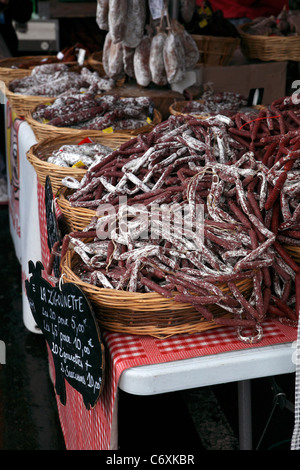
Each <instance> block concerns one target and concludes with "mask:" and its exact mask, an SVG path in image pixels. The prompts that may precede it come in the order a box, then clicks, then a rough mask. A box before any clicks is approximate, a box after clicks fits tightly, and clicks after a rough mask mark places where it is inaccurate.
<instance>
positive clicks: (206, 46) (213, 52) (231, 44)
mask: <svg viewBox="0 0 300 470" xmlns="http://www.w3.org/2000/svg"><path fill="white" fill-rule="evenodd" d="M192 37H193V39H194V41H195V42H196V44H197V46H198V50H199V53H200V54H199V60H198V63H199V64H203V65H227V64H228V63H229V62H230V60H231V58H232V56H233V54H234V51H235V50H236V48H237V47H238V46H239V43H240V39H239V38H230V37H228V38H226V37H217V36H201V35H194V34H193V35H192Z"/></svg>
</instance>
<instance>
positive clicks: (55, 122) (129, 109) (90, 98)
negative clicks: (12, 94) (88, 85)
mask: <svg viewBox="0 0 300 470" xmlns="http://www.w3.org/2000/svg"><path fill="white" fill-rule="evenodd" d="M153 112H154V106H153V103H152V101H151V99H150V98H148V97H136V98H131V97H129V98H120V97H118V96H115V95H102V96H98V95H95V94H94V93H90V92H86V93H77V94H74V93H73V92H72V93H69V92H67V93H65V94H61V95H60V96H59V97H57V98H56V99H55V100H54V102H53V103H52V104H51V105H46V104H41V105H39V106H38V107H37V108H36V109H35V111H34V112H33V113H32V117H33V118H34V119H35V120H37V121H38V122H42V123H44V124H48V125H50V126H56V127H70V128H73V129H90V130H91V129H92V130H103V129H107V128H112V129H113V130H123V129H138V128H140V127H143V126H145V125H146V124H147V122H148V121H147V119H148V120H149V119H150V120H152V118H153Z"/></svg>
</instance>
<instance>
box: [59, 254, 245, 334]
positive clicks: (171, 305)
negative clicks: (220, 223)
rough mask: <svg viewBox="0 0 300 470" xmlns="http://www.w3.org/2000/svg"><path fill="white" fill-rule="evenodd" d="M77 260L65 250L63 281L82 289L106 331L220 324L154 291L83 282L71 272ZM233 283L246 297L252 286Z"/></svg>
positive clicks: (186, 329)
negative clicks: (112, 287)
mask: <svg viewBox="0 0 300 470" xmlns="http://www.w3.org/2000/svg"><path fill="white" fill-rule="evenodd" d="M79 262H80V258H79V256H78V255H77V254H76V253H75V252H74V251H72V250H68V251H67V253H66V256H65V257H64V259H63V260H62V263H61V270H62V276H63V281H64V282H73V283H74V284H77V285H78V286H79V287H80V288H81V289H82V290H83V292H84V293H85V295H86V296H87V298H88V299H89V301H90V302H91V305H92V306H93V309H94V312H95V316H96V319H97V321H98V323H99V325H100V326H101V327H102V328H104V329H106V330H108V331H114V332H117V333H127V334H136V335H150V336H154V337H160V338H161V337H168V336H172V335H176V334H184V333H190V334H192V333H199V332H201V331H206V330H208V329H212V328H217V327H218V326H222V325H216V323H215V322H213V321H207V320H206V319H204V318H203V317H202V315H201V314H199V312H197V311H196V310H195V309H194V307H193V306H192V305H190V304H187V303H180V302H175V301H174V300H172V299H166V298H164V297H162V296H161V295H159V294H157V293H145V294H143V293H136V292H127V291H121V290H120V291H119V290H115V289H105V288H100V287H97V286H94V285H91V284H88V283H86V282H83V281H82V280H81V279H80V278H79V277H78V276H77V275H76V274H75V273H74V268H76V266H77V265H78V263H79ZM237 286H238V287H239V289H240V291H241V292H242V293H243V294H244V295H246V296H247V295H248V294H249V293H250V291H251V289H252V282H251V280H250V279H245V280H244V281H240V282H239V283H238V284H237ZM221 288H222V290H223V291H224V292H225V291H226V292H228V291H229V289H228V288H227V286H221ZM210 310H211V311H212V312H213V314H214V315H215V316H220V317H226V318H228V317H230V315H229V314H228V312H225V311H224V310H222V309H221V308H220V307H218V306H211V307H210Z"/></svg>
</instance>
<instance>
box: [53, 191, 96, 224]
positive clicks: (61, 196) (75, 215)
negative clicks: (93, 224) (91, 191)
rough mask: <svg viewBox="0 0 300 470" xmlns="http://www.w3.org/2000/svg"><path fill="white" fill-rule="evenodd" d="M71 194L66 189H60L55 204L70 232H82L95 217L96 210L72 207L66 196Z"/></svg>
mask: <svg viewBox="0 0 300 470" xmlns="http://www.w3.org/2000/svg"><path fill="white" fill-rule="evenodd" d="M70 193H71V190H70V189H68V188H61V189H60V190H59V193H58V197H57V204H58V206H59V208H60V210H61V212H62V214H63V216H64V220H65V222H66V225H67V227H68V229H69V231H70V232H76V231H80V230H83V229H84V228H85V227H86V226H87V225H88V224H89V223H90V221H91V220H92V218H93V217H95V216H96V215H97V211H96V210H92V209H87V208H85V207H72V206H71V204H70V202H69V201H68V199H67V195H68V194H70Z"/></svg>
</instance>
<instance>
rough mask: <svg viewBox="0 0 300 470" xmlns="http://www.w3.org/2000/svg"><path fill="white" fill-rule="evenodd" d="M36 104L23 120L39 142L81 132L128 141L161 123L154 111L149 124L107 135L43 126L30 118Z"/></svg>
mask: <svg viewBox="0 0 300 470" xmlns="http://www.w3.org/2000/svg"><path fill="white" fill-rule="evenodd" d="M54 100H55V98H48V100H47V102H48V103H52V102H53V101H54ZM43 102H44V103H45V102H46V101H43ZM38 104H40V103H37V104H36V106H35V107H34V108H31V110H29V111H28V112H27V113H26V115H25V119H26V121H27V122H28V124H29V125H30V127H31V128H32V130H33V132H34V135H35V137H36V139H37V140H39V141H41V140H44V139H46V138H48V137H49V135H51V136H52V137H60V136H62V135H70V136H76V135H81V134H82V132H88V133H89V135H90V136H99V135H102V136H105V135H111V136H115V137H116V139H118V138H119V139H122V137H123V138H124V139H125V140H128V139H130V138H132V137H133V136H136V135H138V134H146V133H148V132H150V131H151V130H152V129H153V127H155V126H156V125H157V124H159V123H160V122H161V121H162V116H161V113H160V112H159V111H158V110H157V109H155V110H154V116H153V120H152V122H151V123H149V124H146V125H145V126H143V127H139V128H137V129H126V130H117V131H113V132H111V133H109V134H107V133H106V132H104V131H101V130H89V129H86V130H84V129H72V128H71V127H57V126H50V125H49V124H44V123H42V122H39V121H37V120H36V119H34V118H33V117H32V115H33V112H34V109H35V108H36V107H37V105H38Z"/></svg>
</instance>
